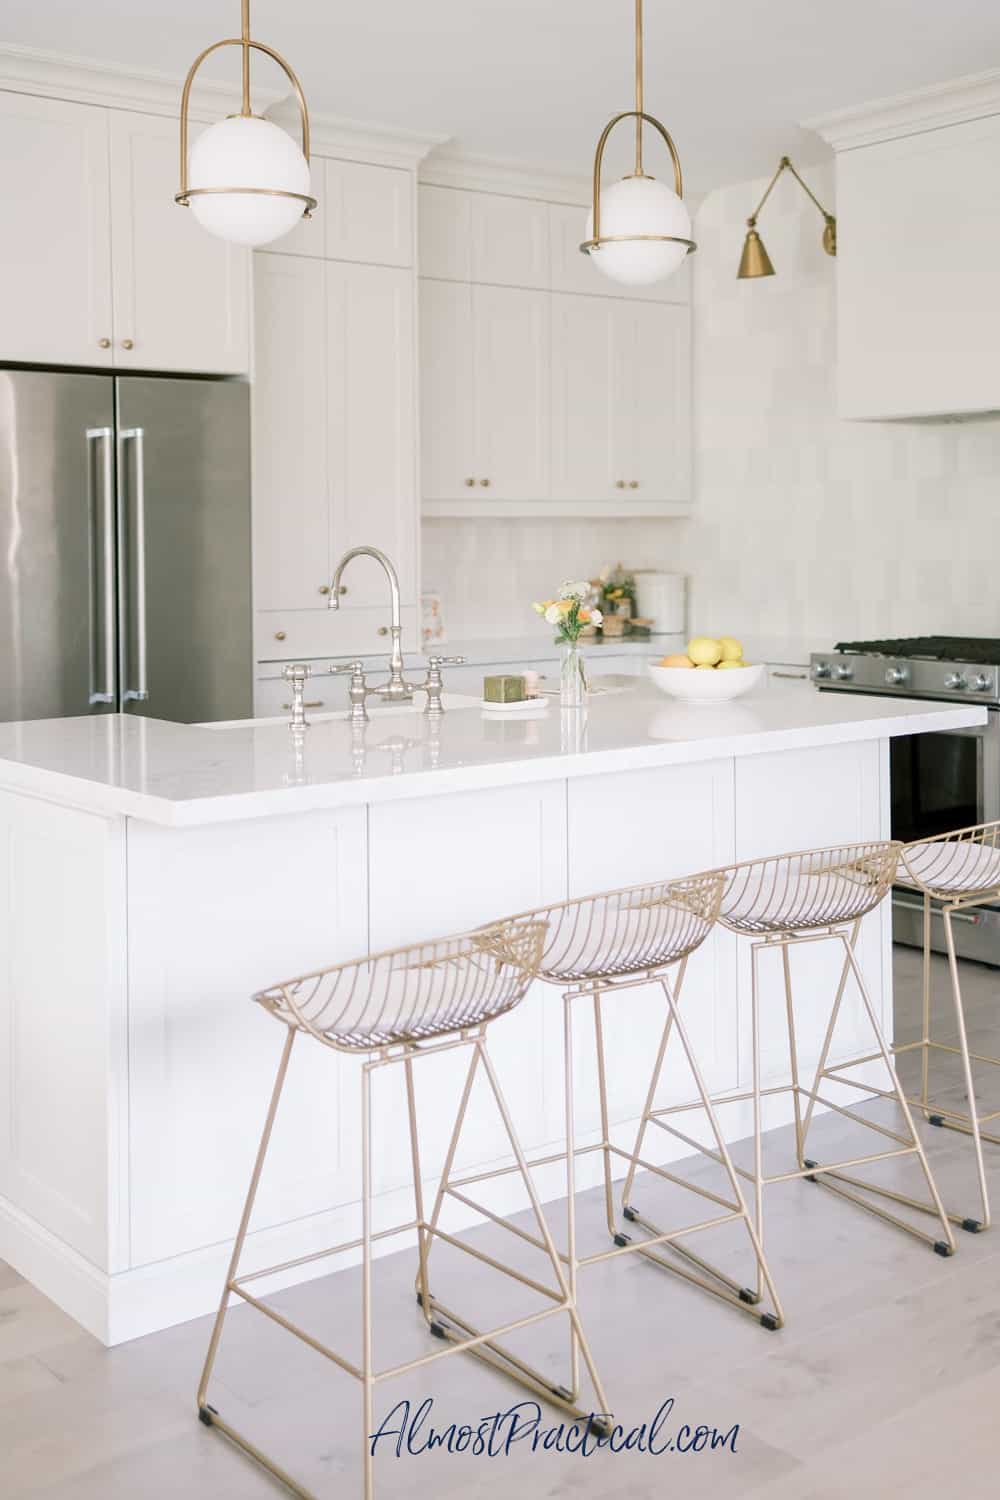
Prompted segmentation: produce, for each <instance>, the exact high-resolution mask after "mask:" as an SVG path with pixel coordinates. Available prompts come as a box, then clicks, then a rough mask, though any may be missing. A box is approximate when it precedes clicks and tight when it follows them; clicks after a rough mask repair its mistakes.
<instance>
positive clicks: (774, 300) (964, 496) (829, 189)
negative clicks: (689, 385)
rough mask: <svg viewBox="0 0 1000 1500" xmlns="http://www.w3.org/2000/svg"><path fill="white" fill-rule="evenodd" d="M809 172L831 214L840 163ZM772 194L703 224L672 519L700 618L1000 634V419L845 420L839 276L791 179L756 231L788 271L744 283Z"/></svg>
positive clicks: (738, 197)
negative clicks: (685, 497)
mask: <svg viewBox="0 0 1000 1500" xmlns="http://www.w3.org/2000/svg"><path fill="white" fill-rule="evenodd" d="M804 175H805V176H806V177H807V180H808V181H809V183H810V185H811V186H812V187H813V188H814V190H815V191H816V193H817V196H818V197H819V198H820V200H821V201H822V202H824V203H826V204H828V205H830V206H832V205H833V196H834V194H833V168H832V165H831V166H826V167H820V168H810V169H806V171H805V172H804ZM764 185H765V184H764V182H763V181H761V182H746V183H741V184H738V185H736V186H733V187H727V188H724V189H721V190H720V191H717V192H715V193H712V194H711V195H709V197H708V198H707V199H706V200H705V201H704V203H703V204H702V207H701V210H700V212H699V214H698V216H697V220H696V238H697V240H698V253H697V256H696V258H695V282H694V349H695V402H694V410H695V475H696V478H695V483H696V493H697V497H698V510H697V514H696V516H695V517H694V518H692V519H691V520H690V521H677V522H673V523H668V525H669V534H670V546H671V554H672V557H673V560H674V566H676V567H678V568H682V569H686V570H687V571H689V572H691V574H692V575H693V580H694V582H693V605H694V610H693V624H694V625H695V627H696V628H698V629H704V630H708V631H712V632H715V631H718V630H730V631H732V632H734V633H737V634H747V635H751V634H754V635H763V636H768V637H793V638H800V637H806V638H814V637H815V638H818V641H819V643H821V644H825V643H829V644H831V645H832V644H833V642H834V640H836V639H841V638H844V637H848V636H879V635H905V634H918V633H929V632H938V633H941V632H944V633H956V634H957V633H965V632H967V633H970V634H990V635H1000V587H998V584H997V570H998V563H1000V527H998V524H997V520H998V509H1000V417H990V418H986V419H982V418H981V419H977V420H974V421H966V422H959V423H955V422H948V423H943V422H934V423H859V422H840V421H838V420H837V417H836V414H835V399H834V376H835V361H836V335H835V296H836V279H835V277H836V268H835V264H834V262H832V261H831V260H830V259H829V257H827V256H826V255H824V254H823V252H822V250H821V248H820V233H821V230H822V220H821V219H820V217H819V214H818V213H817V212H816V211H815V210H814V209H813V208H812V206H811V205H810V204H809V201H808V200H807V199H806V198H805V197H804V196H803V195H802V193H801V192H800V191H799V189H798V188H797V187H796V185H795V184H794V182H791V181H788V180H787V178H786V179H783V180H782V182H781V183H780V184H779V186H778V187H777V189H776V190H775V194H774V196H773V197H772V198H771V200H770V202H769V203H768V206H767V210H766V211H765V214H764V215H763V218H762V222H761V225H760V230H761V236H762V238H763V240H764V243H765V244H766V246H767V248H768V251H769V252H770V255H771V258H772V260H773V262H774V265H775V268H776V271H777V275H775V276H773V277H769V278H767V279H764V280H759V281H737V280H736V267H737V264H738V261H739V255H740V249H741V247H742V243H743V234H744V228H745V223H744V221H745V219H746V215H747V214H748V213H749V211H750V210H751V208H752V207H753V205H754V203H755V202H756V201H757V199H758V198H759V196H760V194H761V192H762V191H763V188H764ZM839 228H840V234H841V237H842V238H843V236H845V235H847V234H849V233H850V226H849V225H841V226H839ZM941 275H942V277H944V276H947V275H948V268H947V266H946V265H943V266H942V267H941Z"/></svg>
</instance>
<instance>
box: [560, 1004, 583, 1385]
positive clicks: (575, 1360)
mask: <svg viewBox="0 0 1000 1500" xmlns="http://www.w3.org/2000/svg"><path fill="white" fill-rule="evenodd" d="M563 1064H564V1074H565V1080H566V1081H565V1111H566V1121H565V1126H564V1129H565V1132H566V1259H567V1264H568V1268H569V1270H568V1275H569V1292H570V1296H571V1297H572V1299H573V1302H574V1305H575V1303H576V1288H577V1264H576V1106H575V1094H574V1072H573V1002H572V999H571V998H570V997H569V996H568V995H564V996H563ZM569 1350H570V1378H569V1387H568V1389H569V1392H570V1396H571V1397H572V1399H573V1400H574V1401H576V1400H577V1399H578V1398H579V1394H580V1348H579V1345H578V1343H577V1338H576V1330H575V1329H574V1328H573V1326H572V1325H570V1336H569Z"/></svg>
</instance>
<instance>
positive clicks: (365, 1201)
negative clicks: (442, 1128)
mask: <svg viewBox="0 0 1000 1500" xmlns="http://www.w3.org/2000/svg"><path fill="white" fill-rule="evenodd" d="M371 1133H372V1077H371V1066H370V1064H369V1063H367V1062H366V1063H365V1064H364V1066H363V1067H362V1070H361V1240H362V1246H361V1337H362V1345H361V1376H362V1380H361V1388H362V1413H363V1417H362V1420H363V1422H364V1430H363V1433H362V1442H363V1445H364V1446H363V1464H364V1500H373V1496H374V1494H375V1472H374V1465H375V1460H374V1457H373V1455H372V1450H371V1442H370V1438H371V1434H372V1433H373V1432H374V1430H375V1420H374V1395H375V1382H374V1380H373V1378H372V1376H373V1373H374V1361H373V1351H372V1142H371Z"/></svg>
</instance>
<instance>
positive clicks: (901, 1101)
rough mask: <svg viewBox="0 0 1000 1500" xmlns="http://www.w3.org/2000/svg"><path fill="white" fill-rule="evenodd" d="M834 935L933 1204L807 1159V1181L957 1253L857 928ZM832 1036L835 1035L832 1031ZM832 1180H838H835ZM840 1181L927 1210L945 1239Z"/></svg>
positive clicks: (815, 1087) (947, 1251)
mask: <svg viewBox="0 0 1000 1500" xmlns="http://www.w3.org/2000/svg"><path fill="white" fill-rule="evenodd" d="M832 936H835V937H837V938H839V940H840V941H841V942H842V943H843V945H844V952H845V956H846V961H847V963H848V964H849V966H850V970H851V973H852V974H853V975H854V979H855V982H856V984H857V986H858V990H859V992H860V994H861V1000H862V1003H863V1005H864V1008H865V1013H866V1015H867V1017H868V1022H869V1025H870V1026H871V1028H872V1031H873V1033H874V1035H875V1041H876V1044H877V1046H878V1050H879V1055H880V1056H881V1058H882V1062H883V1063H884V1065H885V1067H886V1069H887V1071H888V1074H889V1078H890V1081H891V1084H892V1089H891V1094H892V1096H893V1097H894V1098H895V1100H896V1103H897V1104H898V1105H899V1107H900V1109H901V1110H902V1113H903V1118H904V1120H905V1121H906V1128H907V1130H908V1131H909V1135H910V1150H911V1151H913V1153H914V1154H915V1155H916V1156H917V1158H918V1160H919V1162H920V1166H921V1169H922V1171H923V1174H924V1180H925V1182H926V1183H927V1188H928V1191H929V1193H930V1196H931V1202H930V1204H922V1203H920V1202H918V1201H917V1200H914V1199H911V1198H907V1197H904V1195H903V1194H901V1193H896V1192H893V1191H891V1190H889V1189H886V1188H880V1187H877V1186H875V1187H873V1186H872V1185H871V1184H869V1183H866V1182H864V1181H863V1180H861V1179H858V1178H853V1177H848V1176H847V1175H846V1174H844V1173H842V1172H838V1171H830V1172H824V1171H823V1168H822V1167H821V1166H819V1164H818V1163H816V1162H811V1161H809V1160H806V1162H805V1165H806V1166H807V1167H813V1168H815V1169H816V1175H815V1176H814V1177H811V1178H809V1179H808V1180H809V1181H812V1182H818V1183H821V1184H822V1186H824V1187H825V1188H827V1189H828V1190H829V1191H830V1192H833V1193H837V1194H839V1196H840V1197H842V1198H847V1199H849V1200H850V1201H851V1202H852V1203H856V1204H857V1205H858V1206H859V1207H860V1208H866V1209H867V1210H868V1211H869V1213H873V1214H877V1215H878V1217H879V1218H880V1219H884V1220H885V1221H886V1222H887V1223H889V1224H894V1225H895V1226H896V1228H898V1229H904V1230H906V1232H907V1233H908V1234H912V1235H913V1236H914V1237H915V1238H916V1239H919V1240H923V1241H924V1242H925V1243H926V1244H929V1245H930V1246H931V1248H932V1249H933V1250H935V1251H936V1252H937V1253H938V1254H939V1255H954V1253H955V1236H954V1234H953V1233H952V1228H951V1223H950V1222H949V1219H948V1215H947V1214H946V1212H945V1210H944V1205H943V1204H942V1202H941V1198H940V1196H939V1194H938V1190H937V1185H936V1183H935V1181H934V1178H933V1176H932V1174H931V1169H930V1166H929V1165H928V1162H927V1156H926V1153H925V1152H924V1148H923V1145H922V1144H921V1141H920V1137H919V1136H918V1135H917V1131H916V1126H915V1125H914V1122H913V1115H912V1114H911V1112H910V1106H909V1103H908V1102H907V1098H906V1095H905V1094H904V1092H903V1089H902V1086H901V1084H900V1082H899V1079H898V1077H897V1076H896V1069H895V1066H894V1064H893V1059H892V1053H891V1052H890V1050H889V1046H888V1043H887V1042H886V1040H885V1037H884V1035H883V1033H882V1027H881V1025H880V1024H879V1020H878V1017H877V1015H876V1014H875V1007H874V1006H873V1005H872V1002H871V996H870V995H869V993H868V987H867V985H866V984H865V981H864V976H863V974H862V973H861V968H860V965H859V964H858V961H857V957H856V955H855V952H854V941H855V938H856V936H857V931H856V929H855V932H854V933H852V936H851V938H850V939H848V937H847V936H846V935H845V934H844V933H843V932H838V933H835V934H832ZM841 996H842V989H841V990H839V991H838V1000H837V1004H836V1006H835V1011H836V1010H838V1009H839V1007H840V998H841ZM834 1019H835V1017H834ZM830 1035H832V1031H831V1033H830ZM828 1050H829V1047H828V1045H827V1047H825V1048H824V1056H823V1058H822V1059H821V1065H820V1069H819V1070H818V1071H817V1075H816V1079H815V1081H814V1084H813V1092H812V1095H811V1097H810V1101H809V1112H810V1114H811V1111H812V1106H813V1105H814V1104H815V1102H816V1093H817V1091H818V1089H819V1086H820V1080H821V1078H822V1077H823V1076H824V1073H825V1063H826V1053H827V1052H828ZM831 1179H836V1180H835V1181H834V1180H831ZM841 1183H849V1184H850V1185H851V1186H852V1187H857V1188H860V1189H862V1190H863V1191H865V1190H867V1191H868V1192H874V1193H876V1194H878V1195H880V1196H881V1197H885V1198H893V1199H894V1200H895V1201H897V1202H900V1203H907V1204H910V1205H911V1206H912V1207H914V1208H918V1209H920V1210H922V1211H923V1212H925V1213H930V1214H933V1215H934V1216H935V1217H936V1218H937V1220H938V1222H939V1223H940V1225H941V1228H942V1231H943V1234H944V1238H943V1240H935V1239H933V1237H932V1236H931V1235H929V1234H925V1233H924V1232H923V1231H922V1230H920V1229H917V1228H916V1226H915V1225H913V1224H910V1223H908V1222H907V1221H906V1220H905V1219H901V1218H899V1217H898V1216H897V1215H895V1214H890V1213H887V1212H886V1211H885V1209H881V1208H878V1207H876V1205H875V1204H874V1203H871V1202H870V1201H869V1200H868V1199H866V1198H861V1197H859V1196H858V1194H857V1193H852V1192H849V1191H848V1190H847V1189H846V1188H845V1187H842V1186H841V1185H840V1184H841Z"/></svg>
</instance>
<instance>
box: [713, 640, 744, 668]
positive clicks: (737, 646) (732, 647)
mask: <svg viewBox="0 0 1000 1500" xmlns="http://www.w3.org/2000/svg"><path fill="white" fill-rule="evenodd" d="M719 645H720V646H721V647H722V660H723V661H735V662H738V661H741V660H742V659H743V642H742V641H738V640H737V639H736V637H735V636H732V635H720V636H719Z"/></svg>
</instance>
